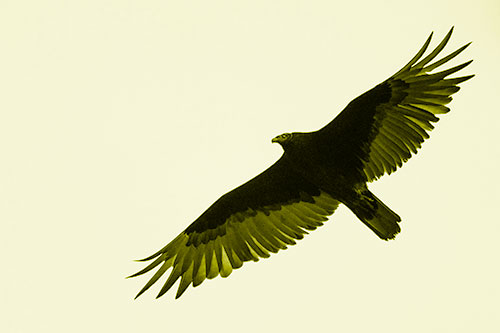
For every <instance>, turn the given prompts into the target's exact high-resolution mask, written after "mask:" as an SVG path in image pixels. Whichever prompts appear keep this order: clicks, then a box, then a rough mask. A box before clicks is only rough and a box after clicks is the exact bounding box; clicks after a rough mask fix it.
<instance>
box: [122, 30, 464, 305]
mask: <svg viewBox="0 0 500 333" xmlns="http://www.w3.org/2000/svg"><path fill="white" fill-rule="evenodd" d="M452 32H453V27H452V28H451V29H450V30H449V32H448V33H447V34H446V35H445V37H444V39H443V40H442V41H441V42H440V43H439V44H438V45H437V46H436V47H435V48H434V49H433V50H432V51H431V52H430V53H429V54H428V55H427V56H425V57H423V55H424V53H425V52H426V50H427V48H428V46H429V44H430V42H431V39H432V35H433V33H431V34H430V36H429V37H428V38H427V40H426V41H425V43H424V45H423V46H422V47H421V48H420V49H419V51H418V52H417V54H416V55H415V56H414V57H413V58H412V59H411V60H410V61H409V62H408V63H407V64H406V65H405V66H403V68H401V69H400V70H399V71H397V72H396V73H395V74H394V75H392V76H391V77H389V78H388V79H386V80H385V81H383V82H382V83H380V84H378V85H377V86H375V87H374V88H372V89H371V90H369V91H367V92H365V93H364V94H362V95H360V96H359V97H357V98H355V99H354V100H352V101H351V102H350V103H348V105H347V106H346V107H345V108H344V109H343V110H342V111H341V112H340V113H339V114H338V115H337V116H336V117H335V118H334V119H333V120H332V121H331V122H330V123H328V124H327V125H326V126H324V127H322V128H321V129H319V130H317V131H313V132H293V133H284V134H281V135H278V136H276V137H274V138H273V139H272V140H271V141H272V142H273V143H278V144H279V145H281V147H282V148H283V154H282V156H281V157H280V158H279V159H278V160H277V161H276V162H275V163H274V164H272V165H271V166H270V167H269V168H268V169H266V170H265V171H263V172H262V173H260V174H259V175H257V176H256V177H254V178H253V179H251V180H249V181H248V182H246V183H244V184H243V185H241V186H239V187H237V188H235V189H233V190H232V191H230V192H228V193H226V194H224V195H223V196H221V197H220V198H219V199H218V200H216V201H215V202H214V203H213V204H212V205H211V206H210V207H209V208H208V209H207V210H206V211H205V212H203V213H202V214H201V215H200V216H199V217H198V218H197V219H196V220H195V221H194V222H192V223H191V224H190V225H189V226H188V227H187V228H186V229H185V230H184V231H182V232H181V233H180V234H179V235H178V236H177V237H175V238H174V239H173V240H172V241H171V242H170V243H168V244H167V245H166V246H164V247H163V248H162V249H160V250H159V251H158V252H156V253H154V254H153V255H151V256H149V257H147V258H144V259H141V260H138V261H150V260H153V261H152V262H151V263H150V264H149V265H148V266H146V267H145V268H144V269H142V270H140V271H139V272H137V273H135V274H133V275H131V276H129V277H136V276H139V275H142V274H144V273H146V272H149V271H151V270H153V269H155V268H157V270H156V272H155V273H154V275H153V276H152V277H151V278H150V279H149V281H148V282H147V283H146V284H145V286H144V287H143V288H142V289H141V290H140V291H139V293H138V294H137V295H136V297H135V298H137V297H139V296H140V295H141V294H143V293H144V292H145V291H146V290H148V289H149V288H150V287H151V286H152V285H153V284H154V283H155V282H157V281H158V280H159V278H160V277H161V276H162V275H164V274H165V272H167V270H169V269H171V271H170V275H169V276H168V278H167V279H166V282H165V283H164V284H163V286H162V288H161V290H160V292H159V293H158V295H157V298H158V297H160V296H162V295H163V294H165V293H166V292H167V291H168V290H169V289H170V288H171V287H172V286H173V285H174V284H175V282H176V281H177V280H178V279H179V278H180V283H179V286H178V288H177V293H176V296H175V298H179V297H180V296H181V295H182V294H183V293H184V291H185V290H186V289H187V288H188V287H189V286H190V285H192V286H193V287H196V286H198V285H200V284H201V283H202V282H203V281H204V280H205V279H213V278H215V277H217V276H218V275H220V276H221V277H227V276H229V275H230V274H231V272H232V271H233V270H234V269H237V268H240V267H242V265H243V264H244V263H245V262H247V261H258V260H259V259H261V258H268V257H269V256H270V255H271V253H277V252H278V251H279V250H284V249H286V248H287V247H288V246H290V245H294V244H296V241H297V240H300V239H302V238H303V237H304V235H306V234H308V231H312V230H315V229H317V228H318V227H320V226H322V225H323V223H324V222H325V221H327V220H328V217H329V216H330V215H332V214H333V213H334V211H335V210H336V208H337V207H338V206H339V205H340V204H343V205H345V206H347V207H348V208H349V209H350V210H351V211H352V212H353V213H354V215H356V217H357V218H358V219H359V220H360V221H361V222H363V223H364V224H365V225H366V226H367V227H368V228H369V229H371V230H372V231H373V232H374V234H375V235H376V236H378V237H379V238H380V239H382V240H391V239H394V238H395V236H396V234H398V233H399V232H400V230H401V229H400V225H399V223H400V222H401V218H400V217H399V215H398V214H396V213H395V212H394V211H392V210H391V209H390V208H389V207H388V206H386V205H385V204H384V203H383V202H382V201H381V200H380V199H379V198H378V197H376V196H375V195H374V194H373V193H372V192H371V191H370V190H369V189H368V185H367V184H368V183H370V182H372V181H375V180H377V179H379V178H380V177H381V176H383V175H384V174H391V173H393V172H394V171H396V169H398V168H400V167H401V166H402V165H403V163H404V162H406V161H407V160H408V159H409V158H410V157H411V156H413V155H415V154H416V153H417V150H418V149H419V148H421V145H422V143H423V142H424V140H425V139H427V138H429V134H428V132H429V131H431V130H432V129H433V128H434V125H433V123H436V122H437V121H438V120H439V118H438V116H439V115H442V114H445V113H447V112H449V111H450V109H449V108H448V107H447V106H445V105H446V104H448V103H449V102H450V101H451V100H452V98H451V95H452V94H454V93H456V92H457V91H458V90H459V89H460V88H459V87H458V84H460V83H462V82H464V81H466V80H469V79H470V78H472V77H473V76H474V75H465V76H459V77H455V78H448V77H449V76H450V75H452V74H454V73H456V72H458V71H460V70H462V69H463V68H465V67H466V66H468V65H469V64H470V63H471V62H472V60H469V61H467V62H465V63H462V64H460V65H457V66H455V67H451V68H448V69H445V70H441V71H439V72H434V70H435V69H437V68H441V66H442V65H444V64H445V63H447V62H448V61H450V60H451V59H453V58H455V57H456V56H457V55H458V54H460V53H461V52H462V51H463V50H465V49H466V48H467V47H468V46H469V45H470V44H471V43H468V44H466V45H464V46H462V47H460V48H459V49H457V50H456V51H454V52H452V53H450V54H449V55H447V56H445V57H442V58H441V59H439V60H435V59H436V57H437V56H438V54H440V52H441V51H442V50H443V49H444V47H445V46H446V44H447V43H448V41H449V39H450V37H451V35H452ZM433 61H434V62H433Z"/></svg>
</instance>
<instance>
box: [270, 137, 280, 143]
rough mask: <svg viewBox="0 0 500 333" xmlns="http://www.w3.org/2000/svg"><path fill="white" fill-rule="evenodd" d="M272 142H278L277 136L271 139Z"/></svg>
mask: <svg viewBox="0 0 500 333" xmlns="http://www.w3.org/2000/svg"><path fill="white" fill-rule="evenodd" d="M271 142H272V143H275V142H279V140H278V137H275V138H273V139H272V140H271Z"/></svg>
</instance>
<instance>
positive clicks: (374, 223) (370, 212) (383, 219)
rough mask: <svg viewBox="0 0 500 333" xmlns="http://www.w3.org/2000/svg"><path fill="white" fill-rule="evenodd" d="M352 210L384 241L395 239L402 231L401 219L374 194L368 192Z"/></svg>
mask: <svg viewBox="0 0 500 333" xmlns="http://www.w3.org/2000/svg"><path fill="white" fill-rule="evenodd" d="M349 208H351V210H352V211H353V212H354V214H356V216H357V217H358V218H359V219H360V220H361V221H362V222H363V223H364V224H366V226H367V227H368V228H370V229H371V230H373V232H375V233H376V234H377V236H379V237H380V238H382V239H384V240H389V239H393V238H394V237H396V234H398V233H399V232H400V231H401V228H400V227H399V224H398V222H400V221H401V218H400V217H399V215H398V214H396V213H395V212H393V211H392V210H391V209H390V208H389V207H387V206H386V205H385V204H384V203H383V202H382V201H380V199H379V198H377V197H376V196H375V195H374V194H373V193H371V192H370V191H368V190H366V191H363V193H362V196H361V198H360V200H359V202H357V203H356V204H355V205H353V206H352V207H349Z"/></svg>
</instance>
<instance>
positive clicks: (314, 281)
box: [0, 0, 500, 333]
mask: <svg viewBox="0 0 500 333" xmlns="http://www.w3.org/2000/svg"><path fill="white" fill-rule="evenodd" d="M340 3H342V4H340ZM499 15H500V5H499V4H498V1H474V2H463V4H460V3H457V2H456V1H419V2H418V3H416V2H408V3H406V2H403V1H384V2H376V1H373V2H368V1H366V2H354V1H351V2H349V1H342V2H335V1H292V0H289V1H143V2H139V1H2V3H1V4H0V48H1V51H0V59H1V62H0V91H1V92H2V93H1V98H0V112H1V113H0V142H1V144H0V156H1V162H0V227H1V229H0V230H1V240H0V256H1V260H2V263H3V271H2V274H1V277H0V281H1V283H0V314H1V315H0V317H1V319H0V331H1V332H9V333H10V332H115V331H116V332H124V333H126V332H148V331H151V332H165V331H167V330H168V331H176V332H194V331H203V332H229V331H236V330H237V331H238V332H260V331H261V332H270V331H278V330H279V331H287V332H304V331H314V332H344V333H345V332H372V333H376V332H384V333H390V332H498V331H499V330H500V315H499V314H500V313H499V312H500V311H499V310H500V304H499V301H498V300H499V299H500V287H499V284H498V281H500V265H499V264H498V255H499V253H500V245H499V241H498V239H499V236H500V224H499V221H498V220H499V219H498V214H497V207H498V203H499V201H500V200H499V199H500V196H499V194H498V185H499V181H498V177H497V174H498V169H499V164H500V149H499V148H498V145H497V142H498V141H499V139H500V137H499V130H500V127H499V123H500V111H499V110H498V106H497V102H496V97H497V96H498V89H499V87H498V77H499V76H500V70H499V65H498V59H500V44H499V38H500V23H498V17H499ZM453 25H454V26H455V32H454V35H453V36H452V39H451V41H450V43H449V45H448V46H447V48H446V49H445V53H446V54H448V53H450V52H451V51H454V50H455V49H457V48H458V47H460V46H462V45H463V44H465V43H467V42H469V41H473V44H472V45H471V46H470V47H469V48H468V49H467V50H466V51H465V52H464V53H463V54H461V55H460V56H459V57H458V59H457V60H455V61H454V62H453V63H452V64H458V63H461V62H464V61H466V60H469V59H474V62H473V63H472V65H470V66H469V67H468V68H467V69H466V70H464V72H463V74H473V73H474V74H476V77H475V78H474V79H472V80H470V81H468V82H465V83H463V84H462V85H461V86H462V90H461V91H460V92H459V93H457V94H456V95H454V101H453V102H452V103H451V104H450V107H451V109H452V112H450V113H449V114H447V115H445V116H443V117H442V120H441V121H440V122H439V123H438V124H437V126H436V130H434V131H433V132H432V134H431V139H430V140H429V141H427V142H426V143H425V144H424V147H423V149H422V150H421V151H420V152H419V154H418V155H417V156H416V157H414V158H412V159H411V160H410V161H409V162H408V163H407V164H406V165H405V166H404V167H403V168H402V169H401V170H399V171H398V172H397V173H396V174H394V175H391V176H389V177H383V178H382V179H381V180H380V181H378V182H377V183H374V184H372V185H371V189H372V190H373V192H374V193H376V194H377V196H378V197H380V198H381V199H382V200H383V201H384V202H385V203H386V204H388V205H389V206H390V207H391V208H392V209H393V210H394V211H395V212H397V213H398V214H399V215H400V216H401V217H402V219H403V222H402V224H401V227H402V232H401V234H400V235H399V236H398V237H397V239H396V240H394V241H391V242H384V241H381V240H379V239H378V238H377V237H376V236H375V235H374V234H373V233H372V232H371V231H370V230H369V229H368V228H366V227H365V226H364V225H363V224H362V223H360V222H359V220H358V219H357V218H356V217H355V216H354V215H353V214H352V213H351V212H350V211H348V210H347V209H346V208H345V207H342V208H341V209H339V210H338V211H337V212H336V213H335V214H334V215H333V216H332V218H331V219H330V221H329V222H327V223H326V225H325V226H324V227H322V228H320V229H318V230H317V231H315V232H313V233H311V234H310V235H308V236H307V237H306V238H305V239H304V240H302V241H300V242H298V245H296V246H293V247H291V248H289V249H288V250H286V251H283V252H280V253H279V254H277V255H274V256H272V257H271V258H270V259H266V260H261V261H259V262H258V263H248V264H245V265H244V267H243V268H241V269H239V270H236V271H235V272H233V274H232V275H231V276H230V277H229V278H227V279H221V278H217V279H214V280H211V281H206V282H205V283H203V284H202V285H201V286H200V287H197V288H194V289H193V288H190V289H189V290H187V292H186V293H185V294H184V295H183V296H182V298H180V299H179V300H174V299H173V298H174V293H173V292H170V293H168V294H166V295H165V296H164V297H162V298H161V299H158V300H155V299H154V296H155V295H156V293H157V292H158V290H159V287H160V286H159V285H158V286H154V287H152V290H151V292H148V293H146V294H144V295H143V296H141V297H140V298H139V299H138V300H136V301H133V297H134V296H135V294H136V293H137V291H138V290H139V289H140V288H141V287H142V286H143V285H144V283H145V282H146V281H147V277H140V278H135V279H127V280H126V279H124V277H125V276H127V275H130V274H131V273H134V272H136V271H137V270H139V269H141V268H142V267H143V266H144V265H143V264H140V263H135V262H133V261H132V260H133V259H138V258H142V257H145V256H147V255H150V254H151V253H153V252H154V251H156V250H158V249H159V248H161V247H162V246H163V245H165V244H166V243H167V242H169V241H170V240H172V239H173V238H174V237H175V236H176V235H177V234H178V233H179V232H180V231H182V230H183V229H184V228H185V227H186V226H187V225H188V224H190V223H191V222H192V221H193V220H194V219H195V218H196V217H198V216H199V215H200V214H201V213H202V212H203V211H204V210H205V209H206V208H207V207H208V206H209V205H210V204H211V203H212V202H213V201H215V200H216V199H217V198H218V197H219V196H220V195H222V194H223V193H225V192H227V191H229V190H231V189H232V188H234V187H236V186H238V185H240V184H241V183H243V182H245V181H247V180H248V179H250V178H251V177H253V176H255V175H256V174H258V173H259V172H261V171H262V170H263V169H264V168H266V167H267V166H269V165H271V164H272V163H273V162H274V161H275V160H276V159H277V158H278V157H279V156H280V155H281V148H280V147H279V146H278V145H272V144H271V143H270V140H271V138H272V137H274V136H275V135H277V134H280V133H282V132H285V131H309V130H315V129H318V128H320V127H322V126H323V125H324V124H326V123H327V122H329V121H330V120H331V119H333V118H334V117H335V116H336V115H337V114H338V113H339V112H340V111H341V109H342V108H343V107H344V106H345V105H346V104H347V103H348V102H349V101H350V100H352V99H353V98H355V97H356V96H358V95H359V94H361V93H363V92H365V91H366V90H368V89H370V88H371V87H373V86H374V85H376V84H378V83H379V82H381V81H382V80H384V79H386V78H387V77H389V76H390V75H392V74H393V73H395V72H396V71H397V70H398V69H399V68H400V67H402V66H403V65H404V64H405V63H406V62H407V61H408V60H409V59H410V58H411V57H412V56H413V55H414V54H415V52H416V51H417V50H418V49H419V48H420V46H421V45H422V43H423V42H424V41H425V39H426V38H427V36H428V34H429V33H430V32H431V31H434V33H435V37H434V41H433V44H432V45H436V43H437V42H438V41H440V40H441V38H442V37H443V36H444V35H445V34H446V32H447V31H448V30H449V28H450V27H451V26H453Z"/></svg>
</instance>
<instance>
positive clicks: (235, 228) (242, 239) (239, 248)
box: [131, 157, 339, 298]
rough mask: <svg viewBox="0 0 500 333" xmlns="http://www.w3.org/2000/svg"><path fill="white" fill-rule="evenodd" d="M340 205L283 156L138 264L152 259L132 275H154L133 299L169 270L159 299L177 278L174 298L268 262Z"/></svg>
mask: <svg viewBox="0 0 500 333" xmlns="http://www.w3.org/2000/svg"><path fill="white" fill-rule="evenodd" d="M338 205H339V202H338V201H336V200H335V199H333V198H332V197H331V196H329V195H328V194H326V193H325V192H322V191H321V190H319V189H318V188H317V187H316V186H314V185H312V184H310V183H309V182H307V181H305V180H304V179H303V178H301V177H300V176H299V175H297V174H296V173H295V172H294V171H293V169H292V168H289V167H288V165H287V161H286V159H284V158H283V157H282V158H281V159H280V160H278V161H277V162H276V163H275V164H274V165H272V166H271V167H270V168H269V169H267V170H266V171H264V172H263V173H261V174H260V175H258V176H257V177H255V178H253V179H252V180H250V181H249V182H247V183H245V184H243V185H241V186H240V187H238V188H236V189H234V190H233V191H231V192H229V193H227V194H225V195H224V196H222V197H221V198H220V199H219V200H217V201H216V202H215V203H214V204H213V205H212V206H211V207H210V208H208V209H207V210H206V211H205V212H204V213H203V214H202V215H201V216H200V217H199V218H198V219H197V220H196V221H194V222H193V223H192V224H191V225H190V226H189V227H188V228H187V229H186V230H184V231H183V232H182V233H181V234H180V235H179V236H177V237H176V238H175V239H174V240H173V241H172V242H170V243H169V244H168V245H167V246H165V247H164V248H163V249H161V250H160V251H158V252H157V253H155V254H154V255H152V256H150V257H148V258H145V259H143V260H141V261H146V260H153V259H155V260H154V261H153V262H152V263H151V264H150V265H149V266H147V267H146V268H144V269H143V270H141V271H140V272H138V273H136V274H134V275H132V276H131V277H133V276H137V275H141V274H143V273H146V272H148V271H150V270H152V269H153V268H156V267H158V270H157V271H156V273H155V274H154V275H153V277H152V278H151V279H150V280H149V281H148V283H147V284H146V285H145V286H144V288H142V290H141V291H140V292H139V293H138V295H137V296H136V297H138V296H139V295H141V294H142V293H143V292H144V291H146V290H147V289H148V288H149V287H151V285H153V284H154V283H155V282H156V281H157V280H158V279H159V278H160V277H161V276H162V275H163V274H164V273H165V272H166V271H167V270H168V269H169V268H172V270H171V272H170V276H169V277H168V279H167V281H166V282H165V284H164V285H163V288H162V289H161V291H160V293H159V294H158V297H160V296H161V295H163V294H164V293H166V292H167V291H168V290H169V289H170V288H171V287H172V285H173V284H174V283H175V282H176V280H177V279H178V278H181V282H180V284H179V288H178V290H177V295H176V298H178V297H180V296H181V295H182V293H183V292H184V291H185V290H186V288H187V287H188V286H189V285H190V284H191V283H192V284H193V286H197V285H199V284H201V283H202V282H203V281H204V280H205V279H206V278H208V279H212V278H214V277H216V276H217V275H219V274H220V275H221V276H222V277H227V276H228V275H229V274H231V272H232V270H233V269H236V268H239V267H241V266H242V264H243V263H244V262H245V261H249V260H253V261H257V260H259V258H267V257H269V255H270V253H271V252H272V253H276V252H278V250H280V249H286V248H287V246H288V245H293V244H295V240H296V239H301V238H303V235H304V234H306V233H307V231H306V230H314V229H316V228H317V227H319V226H321V225H322V224H323V222H324V221H326V220H327V218H326V216H329V215H331V214H332V213H333V212H334V210H335V209H336V208H337V206H338Z"/></svg>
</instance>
